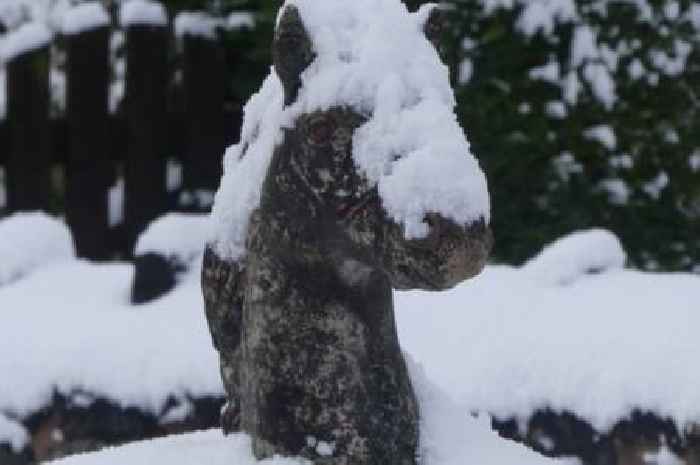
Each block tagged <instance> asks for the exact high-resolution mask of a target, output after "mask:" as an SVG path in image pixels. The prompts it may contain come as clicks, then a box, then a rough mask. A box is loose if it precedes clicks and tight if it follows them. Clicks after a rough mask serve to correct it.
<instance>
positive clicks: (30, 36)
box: [0, 21, 53, 62]
mask: <svg viewBox="0 0 700 465" xmlns="http://www.w3.org/2000/svg"><path fill="white" fill-rule="evenodd" d="M52 39H53V34H52V33H51V31H50V30H49V28H48V27H46V25H45V24H44V23H41V22H38V21H35V22H30V23H25V24H23V25H22V26H20V27H19V29H17V30H15V31H12V32H10V33H8V34H5V37H4V40H3V41H2V48H1V49H0V59H2V61H5V62H9V61H12V60H14V59H15V58H17V57H18V56H20V55H23V54H25V53H28V52H31V51H34V50H37V49H40V48H42V47H45V46H47V45H48V44H49V42H51V40H52Z"/></svg>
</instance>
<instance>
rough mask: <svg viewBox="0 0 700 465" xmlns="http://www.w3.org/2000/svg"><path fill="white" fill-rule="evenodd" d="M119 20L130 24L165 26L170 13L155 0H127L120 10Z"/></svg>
mask: <svg viewBox="0 0 700 465" xmlns="http://www.w3.org/2000/svg"><path fill="white" fill-rule="evenodd" d="M119 22H120V24H121V25H122V26H123V27H129V26H144V25H145V26H165V25H166V24H167V23H168V14H167V12H166V11H165V7H163V5H162V4H161V3H160V2H157V1H155V0H127V1H126V2H124V3H123V4H122V5H121V9H120V10H119Z"/></svg>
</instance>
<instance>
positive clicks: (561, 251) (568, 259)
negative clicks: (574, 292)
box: [523, 229, 626, 285]
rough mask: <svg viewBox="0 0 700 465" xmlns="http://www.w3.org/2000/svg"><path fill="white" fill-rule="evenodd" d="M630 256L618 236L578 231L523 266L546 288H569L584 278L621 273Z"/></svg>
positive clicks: (594, 231)
mask: <svg viewBox="0 0 700 465" xmlns="http://www.w3.org/2000/svg"><path fill="white" fill-rule="evenodd" d="M625 259H626V254H625V251H624V249H623V248H622V243H621V242H620V240H619V239H618V238H617V236H616V235H615V234H613V233H612V232H610V231H607V230H605V229H589V230H586V231H577V232H574V233H571V234H569V235H568V236H564V237H562V238H560V239H557V240H556V241H554V242H552V243H551V244H549V245H547V246H546V247H545V248H544V249H542V251H541V252H540V253H539V254H538V255H537V256H536V257H535V258H533V259H531V260H530V261H528V262H527V263H526V264H525V265H524V266H523V271H524V272H525V273H527V274H529V275H531V276H532V277H533V278H534V279H536V280H538V281H540V282H541V283H542V284H549V285H566V284H570V283H572V282H573V281H575V280H576V279H578V278H579V277H581V276H584V275H587V274H595V273H601V272H603V271H608V270H615V269H621V268H622V267H624V266H625Z"/></svg>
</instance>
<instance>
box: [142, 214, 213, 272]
mask: <svg viewBox="0 0 700 465" xmlns="http://www.w3.org/2000/svg"><path fill="white" fill-rule="evenodd" d="M210 235H211V228H210V221H209V215H202V214H195V213H168V214H166V215H163V216H161V217H160V218H158V219H156V220H154V221H153V222H152V223H151V224H149V225H148V227H147V228H146V230H145V231H144V232H143V234H141V236H139V239H138V241H137V242H136V247H135V249H134V255H144V254H147V253H157V254H159V255H162V256H164V257H167V258H171V259H175V260H177V261H178V263H181V264H187V263H190V262H192V261H193V260H195V259H196V258H197V257H199V256H200V255H201V254H202V253H203V252H204V246H205V244H206V243H207V241H208V240H209V237H210Z"/></svg>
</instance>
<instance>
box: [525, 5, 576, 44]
mask: <svg viewBox="0 0 700 465" xmlns="http://www.w3.org/2000/svg"><path fill="white" fill-rule="evenodd" d="M519 3H521V4H522V5H523V6H524V9H523V11H522V13H521V14H520V18H519V19H518V24H517V25H518V28H519V29H520V31H521V32H523V33H524V34H525V35H528V36H531V35H533V34H535V33H537V32H538V31H542V32H543V33H544V34H545V35H551V34H552V32H554V26H555V25H556V24H561V23H566V22H572V21H575V20H576V19H577V18H578V12H577V11H576V3H575V1H574V0H530V1H523V0H519Z"/></svg>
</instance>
